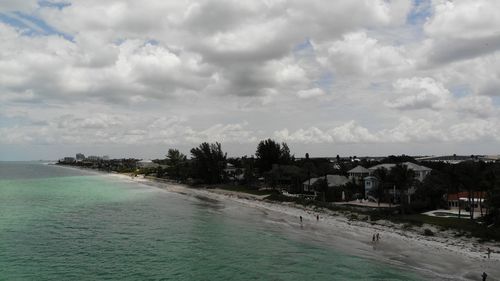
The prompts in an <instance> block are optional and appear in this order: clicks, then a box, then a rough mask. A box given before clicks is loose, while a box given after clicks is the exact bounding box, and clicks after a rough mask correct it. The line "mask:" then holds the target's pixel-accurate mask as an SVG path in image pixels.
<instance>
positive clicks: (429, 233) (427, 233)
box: [424, 228, 434, 236]
mask: <svg viewBox="0 0 500 281" xmlns="http://www.w3.org/2000/svg"><path fill="white" fill-rule="evenodd" d="M424 235H425V236H434V232H432V230H430V229H428V228H426V229H424Z"/></svg>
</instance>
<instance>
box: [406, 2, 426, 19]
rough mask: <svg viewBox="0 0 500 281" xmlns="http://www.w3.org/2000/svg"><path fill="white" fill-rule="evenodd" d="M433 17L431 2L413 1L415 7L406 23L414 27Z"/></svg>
mask: <svg viewBox="0 0 500 281" xmlns="http://www.w3.org/2000/svg"><path fill="white" fill-rule="evenodd" d="M431 15H432V9H431V0H413V7H412V9H411V11H410V13H409V14H408V16H407V17H406V22H407V23H408V24H412V25H420V24H423V23H424V22H425V20H426V19H427V18H428V17H430V16H431Z"/></svg>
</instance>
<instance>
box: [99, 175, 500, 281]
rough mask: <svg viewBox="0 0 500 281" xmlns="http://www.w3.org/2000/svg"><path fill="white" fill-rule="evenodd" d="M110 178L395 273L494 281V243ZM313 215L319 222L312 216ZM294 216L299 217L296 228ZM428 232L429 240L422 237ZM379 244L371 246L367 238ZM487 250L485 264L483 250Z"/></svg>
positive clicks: (498, 252)
mask: <svg viewBox="0 0 500 281" xmlns="http://www.w3.org/2000/svg"><path fill="white" fill-rule="evenodd" d="M108 175H109V176H110V177H114V178H121V179H123V180H127V181H134V182H137V183H140V184H145V185H148V186H155V187H158V188H161V189H163V190H166V191H168V192H175V193H180V194H184V195H186V196H194V197H200V196H201V197H206V198H210V199H214V200H218V201H220V202H223V203H224V202H227V203H231V204H241V205H244V206H247V207H251V208H255V209H258V210H261V211H262V212H265V214H266V216H267V217H268V219H267V220H266V221H267V222H269V223H284V224H286V225H288V226H290V227H292V228H297V229H300V231H302V232H303V233H305V235H307V236H308V237H310V238H311V239H314V240H318V241H320V242H322V243H328V244H331V245H332V246H333V247H335V248H336V249H339V250H342V251H344V252H347V253H349V254H353V255H357V256H362V257H366V258H370V259H374V260H378V261H381V262H385V263H391V264H394V265H397V266H400V267H407V268H410V269H412V270H415V271H418V272H421V273H423V274H424V275H425V276H429V277H430V278H432V279H435V280H481V277H480V275H481V274H482V272H486V273H487V274H488V279H487V280H500V247H499V243H491V242H488V243H479V242H478V241H477V239H475V238H467V237H455V236H454V233H452V232H451V231H441V232H440V231H439V230H438V229H436V228H434V227H432V226H428V225H424V226H422V227H419V228H416V227H415V228H411V229H405V228H403V227H402V225H396V224H393V223H391V222H387V221H376V222H369V221H368V222H365V221H359V220H349V219H348V218H347V217H346V216H345V215H344V214H339V213H338V212H334V211H330V210H327V209H312V208H305V207H303V206H300V205H296V204H292V203H279V202H270V201H266V200H263V196H256V195H251V194H243V193H239V192H233V191H227V190H222V189H205V188H192V187H189V186H186V185H182V184H177V183H169V182H160V181H156V180H152V179H145V178H142V177H135V178H132V177H129V176H126V175H120V174H108ZM317 215H319V217H320V218H319V221H317V219H316V216H317ZM299 216H302V217H303V222H302V223H300V221H299ZM424 228H429V229H432V231H433V232H434V233H435V236H424V235H423V234H422V233H423V229H424ZM375 233H379V234H380V237H381V239H380V241H379V242H377V243H373V242H372V235H373V234H375ZM488 247H490V248H491V249H492V250H493V253H492V254H491V258H490V259H487V256H486V249H487V248H488Z"/></svg>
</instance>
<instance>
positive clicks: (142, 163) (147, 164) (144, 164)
mask: <svg viewBox="0 0 500 281" xmlns="http://www.w3.org/2000/svg"><path fill="white" fill-rule="evenodd" d="M160 166H161V165H160V164H157V163H155V162H153V161H151V160H141V161H138V162H137V168H158V167H160Z"/></svg>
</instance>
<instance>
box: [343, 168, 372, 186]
mask: <svg viewBox="0 0 500 281" xmlns="http://www.w3.org/2000/svg"><path fill="white" fill-rule="evenodd" d="M347 175H348V176H349V179H351V180H354V182H355V183H361V182H363V179H364V178H365V177H367V176H369V175H370V170H368V169H367V168H365V167H363V166H361V165H358V166H356V167H355V168H353V169H351V170H349V171H347Z"/></svg>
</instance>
